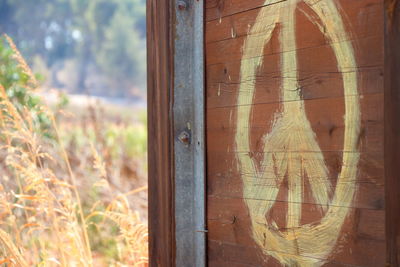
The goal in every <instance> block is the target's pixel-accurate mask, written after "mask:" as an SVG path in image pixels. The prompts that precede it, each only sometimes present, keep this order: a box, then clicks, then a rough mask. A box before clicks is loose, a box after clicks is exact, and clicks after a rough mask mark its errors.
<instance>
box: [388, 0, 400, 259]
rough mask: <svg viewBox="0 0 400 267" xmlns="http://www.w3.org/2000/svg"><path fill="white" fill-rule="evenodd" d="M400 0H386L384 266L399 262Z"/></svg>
mask: <svg viewBox="0 0 400 267" xmlns="http://www.w3.org/2000/svg"><path fill="white" fill-rule="evenodd" d="M399 2H400V1H398V0H385V36H384V38H385V71H384V73H385V89H384V90H385V91H384V94H385V100H384V104H385V121H384V123H385V146H384V149H385V184H386V190H385V195H386V199H385V203H386V207H385V210H386V245H387V255H386V259H387V266H399V264H400V243H399V242H400V193H399V189H400V165H399V162H400V123H399V114H400V76H399V70H400V50H399V47H400V3H399Z"/></svg>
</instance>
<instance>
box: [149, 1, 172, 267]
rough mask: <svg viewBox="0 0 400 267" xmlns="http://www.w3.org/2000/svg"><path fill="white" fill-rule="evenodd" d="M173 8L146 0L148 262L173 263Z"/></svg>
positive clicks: (162, 3) (155, 263) (170, 4)
mask: <svg viewBox="0 0 400 267" xmlns="http://www.w3.org/2000/svg"><path fill="white" fill-rule="evenodd" d="M173 12H174V10H173V8H172V1H171V0H162V1H160V0H148V1H147V64H148V66H147V70H148V74H147V75H148V77H147V90H148V93H147V101H148V105H147V110H148V169H149V181H148V183H149V252H150V266H174V265H175V219H174V218H175V212H174V173H173V160H174V159H173V155H174V151H173V144H174V142H173V132H172V131H173V117H172V101H171V99H172V91H173V82H174V77H173V73H174V72H173V66H174V63H173V57H174V55H173V46H174V42H173V38H172V36H173V35H172V34H173V33H172V31H173V27H172V25H173V21H172V20H173V17H174V16H173Z"/></svg>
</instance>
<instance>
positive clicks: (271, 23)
mask: <svg viewBox="0 0 400 267" xmlns="http://www.w3.org/2000/svg"><path fill="white" fill-rule="evenodd" d="M300 1H301V0H287V1H284V2H280V3H275V4H272V5H267V4H269V2H270V0H268V1H267V2H266V3H265V4H266V6H265V7H264V8H262V9H261V11H260V13H259V15H258V17H257V19H256V22H255V24H254V26H253V27H252V28H251V30H250V32H249V35H248V37H247V40H246V42H245V45H244V50H243V58H242V64H241V71H240V75H241V85H240V88H239V96H238V100H237V105H238V111H237V112H238V115H237V131H236V137H235V138H236V149H237V151H240V152H243V153H240V152H239V155H238V162H239V169H240V171H241V173H242V180H243V186H244V190H243V191H244V199H245V201H246V204H247V207H248V209H249V213H250V216H251V222H252V232H253V238H254V240H255V241H256V242H257V244H258V245H259V246H260V247H262V249H263V251H264V253H265V254H267V255H271V256H273V257H274V258H276V259H277V260H279V261H280V262H281V263H282V264H283V265H287V266H300V267H309V266H310V267H311V266H314V267H317V266H321V265H323V264H324V263H325V261H326V260H327V259H328V257H329V256H330V254H331V253H332V250H333V248H334V246H335V244H336V242H337V239H338V237H339V235H340V231H341V228H342V225H343V223H344V220H345V218H346V216H347V215H348V214H349V211H350V208H348V207H349V206H351V203H352V201H353V197H354V194H355V188H356V184H355V182H356V176H357V165H358V161H359V152H358V150H357V139H358V136H359V133H360V107H359V97H358V90H357V86H358V85H357V73H356V70H357V64H356V60H355V56H354V51H353V46H352V44H351V43H350V41H348V40H349V38H348V34H347V32H346V30H345V27H344V23H343V19H342V17H341V15H340V12H339V10H338V7H337V6H336V5H335V3H334V2H333V1H332V0H303V1H304V2H305V3H306V4H307V5H308V6H309V7H310V8H311V9H312V10H313V11H314V12H315V14H316V15H317V16H319V17H320V19H321V21H322V23H323V26H322V27H323V28H322V27H321V25H318V24H317V23H316V22H314V21H313V22H314V23H315V24H316V25H317V26H319V28H320V30H321V32H322V33H323V34H325V37H326V38H327V39H328V40H329V43H330V44H331V47H332V49H333V51H334V53H335V55H336V58H337V65H338V69H339V71H340V72H342V75H343V86H344V94H345V107H346V114H345V118H344V120H345V135H344V146H343V159H342V169H341V172H340V174H339V177H338V180H337V184H336V187H335V190H333V188H332V185H331V184H330V181H329V173H328V169H327V167H326V164H325V160H324V156H323V153H322V152H321V149H320V147H319V145H318V142H317V141H316V137H315V134H314V132H313V130H312V128H311V125H310V122H309V120H308V118H307V115H306V112H305V108H304V101H303V100H302V99H301V97H300V86H299V84H298V66H297V54H296V48H297V46H296V34H295V31H296V16H295V14H296V12H295V11H296V7H297V4H298V3H299V2H300ZM278 24H279V25H280V30H279V32H280V43H281V51H282V54H281V55H282V56H281V72H282V85H281V91H282V96H281V97H282V99H281V100H282V108H281V110H280V111H279V112H278V113H277V114H276V116H275V121H274V124H273V127H272V130H271V131H270V132H269V133H268V134H267V135H266V136H265V137H264V158H263V160H262V162H261V163H260V164H256V162H255V161H254V160H253V158H252V156H251V155H250V154H251V153H246V151H250V133H249V129H251V128H250V126H251V125H250V116H251V112H252V108H251V105H249V103H252V102H253V98H254V92H255V77H256V74H257V71H258V68H259V67H260V66H261V65H262V64H268V62H264V59H263V56H262V55H263V50H264V46H265V45H266V44H267V43H268V42H269V41H270V39H271V37H272V34H273V31H274V30H275V29H276V28H277V25H278ZM258 166H260V167H258ZM245 174H246V175H245ZM248 174H251V175H248ZM285 176H286V177H287V178H288V187H289V189H288V203H289V204H288V211H287V227H286V228H285V229H284V230H281V229H278V226H277V224H276V223H275V222H272V223H270V224H268V222H267V220H266V216H267V215H268V214H269V212H270V209H271V208H272V206H273V205H274V202H275V200H276V198H277V195H278V193H279V190H282V188H281V185H282V181H283V179H284V177H285ZM305 177H307V178H308V180H309V184H310V185H311V190H312V193H313V197H314V199H315V202H316V203H317V204H320V205H321V207H322V210H323V211H324V217H323V218H322V219H321V221H320V222H319V223H318V224H305V225H301V216H302V214H301V207H302V205H301V203H302V201H303V190H304V188H303V184H304V179H305ZM272 219H273V218H272Z"/></svg>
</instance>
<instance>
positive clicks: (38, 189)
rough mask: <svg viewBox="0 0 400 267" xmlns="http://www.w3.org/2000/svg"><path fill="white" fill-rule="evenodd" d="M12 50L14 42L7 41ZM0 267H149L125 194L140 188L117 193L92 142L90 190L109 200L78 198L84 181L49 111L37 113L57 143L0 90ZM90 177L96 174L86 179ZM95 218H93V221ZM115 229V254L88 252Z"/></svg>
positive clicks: (143, 230) (141, 231)
mask: <svg viewBox="0 0 400 267" xmlns="http://www.w3.org/2000/svg"><path fill="white" fill-rule="evenodd" d="M9 42H10V45H11V44H13V43H12V40H11V39H10V40H9ZM12 47H13V50H14V51H15V53H16V55H15V58H16V60H18V61H19V62H20V65H21V68H23V70H24V72H25V73H27V74H29V75H30V76H31V81H32V82H31V83H32V86H36V80H35V79H34V77H33V75H32V71H30V69H29V67H28V65H27V64H26V63H25V61H24V60H23V58H22V56H21V54H20V53H19V52H18V50H17V49H16V47H15V45H14V46H12ZM0 109H1V110H0V160H1V161H2V162H1V165H2V166H3V167H4V169H3V170H2V173H1V177H0V179H1V180H0V182H1V186H0V222H1V224H0V264H3V265H4V266H23V267H24V266H84V267H86V266H87V267H89V266H103V265H104V266H147V262H148V252H147V246H148V245H147V226H146V225H145V224H143V223H142V221H141V219H140V217H139V215H138V212H136V211H134V210H132V209H131V207H130V203H129V201H128V196H129V195H132V194H136V193H138V192H140V191H143V190H145V189H146V187H141V188H139V189H137V190H132V191H130V192H128V193H118V194H116V195H115V190H114V188H113V187H112V186H111V185H110V183H109V182H108V176H109V175H108V173H107V166H106V163H105V162H104V158H103V156H104V154H102V153H98V152H97V148H96V147H95V146H94V145H92V148H91V147H87V148H86V150H88V151H90V152H91V156H92V157H91V159H92V164H91V168H92V169H93V173H95V174H97V181H96V182H95V183H94V185H93V187H96V188H97V190H101V191H102V192H108V196H113V195H114V197H113V199H112V200H111V201H104V200H102V199H99V200H97V201H96V202H95V203H93V205H92V206H91V207H87V203H85V202H84V201H83V200H82V197H81V195H80V189H82V187H81V184H82V181H83V180H85V177H84V176H82V174H80V175H79V177H77V176H76V174H75V171H74V169H75V168H74V165H73V164H71V161H70V155H69V153H68V151H67V149H66V148H65V145H64V144H63V139H62V137H61V134H60V131H59V129H58V126H57V123H56V119H55V117H54V115H53V113H52V112H51V111H50V110H49V109H47V108H46V107H43V108H42V110H41V111H40V112H43V113H45V114H46V116H48V117H49V118H50V119H51V121H52V123H53V131H54V133H55V137H56V138H55V140H48V139H45V138H43V137H42V136H41V135H40V134H38V132H37V130H36V128H35V126H34V121H33V119H32V114H31V112H30V111H29V110H28V109H24V110H22V111H19V110H17V109H16V107H15V106H14V105H13V103H12V101H11V100H10V99H9V98H8V96H7V94H6V91H5V89H4V88H3V87H2V86H1V85H0ZM90 179H91V180H93V177H91V178H90ZM95 218H97V219H96V220H94V219H95ZM111 225H114V226H115V227H116V229H117V232H116V233H110V235H112V234H114V236H111V237H109V239H110V240H112V241H113V244H114V243H115V247H116V248H117V255H116V256H115V255H114V256H113V257H111V259H110V257H109V258H107V256H104V255H101V256H102V257H101V258H102V259H101V261H97V258H98V257H97V255H99V253H98V252H97V251H96V249H95V248H93V244H91V243H92V240H93V239H94V238H96V236H94V237H93V236H91V234H92V233H94V234H96V233H98V231H97V232H96V231H90V229H97V230H99V229H109V228H110V227H111Z"/></svg>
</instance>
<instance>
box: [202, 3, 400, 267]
mask: <svg viewBox="0 0 400 267" xmlns="http://www.w3.org/2000/svg"><path fill="white" fill-rule="evenodd" d="M296 2H299V3H298V4H296ZM205 3H206V9H205V12H206V14H205V17H206V22H205V25H206V28H205V29H206V30H205V34H206V122H207V130H206V136H207V151H206V152H207V166H208V167H207V195H208V214H207V223H208V263H209V266H215V267H224V266H230V267H232V266H238V267H239V266H240V267H245V266H248V267H250V266H268V267H273V266H285V265H286V266H299V267H305V266H354V267H355V266H359V267H375V266H385V264H386V262H387V254H386V251H387V250H388V249H387V247H388V245H387V244H388V243H387V242H388V238H387V237H386V235H387V231H386V230H387V229H386V225H385V223H386V222H385V217H386V216H387V213H386V209H385V201H386V200H387V199H388V196H387V194H386V192H387V187H386V186H387V184H386V183H387V181H388V179H387V174H385V168H384V166H385V164H386V163H385V160H384V155H385V150H384V127H385V122H386V119H385V118H386V117H385V110H384V99H386V98H385V96H384V78H385V77H384V58H385V56H384V49H383V47H384V39H383V38H382V37H383V33H384V1H383V0H351V1H349V0H320V1H295V0H283V1H278V0H269V1H265V0H254V1H242V0H206V1H205ZM295 5H296V8H295V9H294V8H293V6H295ZM319 8H320V9H319ZM290 10H292V11H290ZM321 10H323V11H327V12H322V11H321ZM290 12H293V13H290ZM293 14H295V15H294V16H295V20H294V22H293V20H291V19H290V18H291V17H293ZM275 17H276V18H275ZM274 18H275V19H274ZM263 23H264V24H263ZM293 25H294V27H293ZM271 28H273V30H271V31H270V29H271ZM293 29H294V30H293ZM340 29H342V30H341V31H340ZM293 32H294V33H293ZM291 34H292V35H291ZM268 36H270V40H267V37H268ZM293 36H294V38H293ZM293 47H294V48H293ZM346 51H347V52H346ZM352 59H354V61H352ZM294 61H295V62H296V63H293V62H294ZM349 73H353V74H349ZM352 79H353V80H352ZM349 80H350V81H351V80H352V81H353V85H351V82H349ZM290 85H292V86H293V85H297V86H296V88H290V87H288V86H290ZM351 88H353V89H354V88H355V90H351ZM290 89H293V90H292V91H296V93H293V92H291V91H290ZM291 97H292V98H291ZM352 103H353V104H354V105H353V104H352ZM355 110H356V113H357V114H358V115H357V114H356V113H355ZM286 111H287V112H286ZM293 111H297V112H294V113H293ZM291 112H292V113H291ZM393 112H394V111H393ZM288 114H289V115H290V116H292V118H293V117H296V118H298V120H299V121H301V122H302V123H303V126H304V125H309V127H308V126H304V127H303V126H302V124H301V123H299V121H296V120H294V119H290V118H288V117H290V116H289V115H288ZM299 114H300V115H299ZM349 114H350V115H349ZM391 123H393V122H391ZM353 135H354V136H353ZM304 136H306V137H304ZM352 136H353V137H352ZM396 138H397V137H396ZM301 140H303V141H304V144H299V143H301V142H300V141H301ZM310 140H311V141H310ZM312 140H314V141H312ZM349 140H353V141H349ZM285 142H286V143H285ZM313 142H314V143H313ZM350 143H353V145H349V144H350ZM311 144H313V145H311ZM321 155H322V156H321ZM354 155H359V157H357V156H354ZM299 162H300V163H299ZM307 162H316V163H315V164H314V165H312V164H309V165H310V166H314V167H315V168H316V169H318V168H320V169H325V170H326V171H325V172H324V171H322V172H319V173H323V174H324V175H323V177H317V176H316V175H315V174H314V176H313V174H312V172H313V171H312V170H311V171H310V170H308V171H307V170H306V169H307V168H308V167H307V166H308V165H307ZM303 164H304V165H303ZM283 165H285V166H286V167H285V166H283ZM282 166H283V167H282ZM288 166H289V167H288ZM321 166H322V167H321ZM281 169H282V170H283V171H280V170H281ZM306 173H310V175H308V174H306ZM346 174H347V175H348V176H349V177H347V179H346V177H344V176H346ZM296 175H297V176H296ZM296 177H297V178H296ZM299 177H300V179H299ZM385 177H386V178H385ZM327 180H328V181H329V183H327V182H326V181H327ZM296 181H297V182H296ZM299 181H300V182H299ZM318 182H319V183H320V184H318ZM299 183H300V184H299ZM321 184H322V185H321ZM324 184H325V185H326V184H331V186H332V188H331V192H329V193H327V194H326V195H327V197H326V196H325V197H322V195H323V193H321V195H318V194H317V193H315V192H314V191H316V190H317V189H318V188H319V189H320V191H319V192H323V191H324ZM326 190H327V192H328V191H329V190H328V189H326ZM343 192H346V193H343ZM347 193H348V194H349V195H350V197H348V198H341V195H343V194H347ZM321 199H325V202H324V201H322V200H321ZM326 199H327V202H326ZM338 199H341V201H338ZM394 199H397V198H393V197H392V198H391V201H392V202H394ZM299 200H300V201H299ZM393 205H394V204H393ZM260 210H261V211H260ZM299 214H300V215H299ZM332 214H335V215H336V217H337V218H334V219H332V218H333V217H335V216H332ZM393 216H394V215H393ZM396 216H397V217H398V215H396ZM293 218H294V219H293ZM334 223H336V227H337V229H335V230H334V231H333V230H332V231H327V230H326V229H328V228H329V229H333V226H332V225H333V224H334ZM330 227H331V228H330ZM393 232H396V233H397V234H398V233H399V231H397V230H395V229H393ZM311 235H312V236H311ZM319 236H321V237H319ZM392 239H395V238H392ZM327 240H328V241H329V242H328V241H327ZM284 244H286V245H287V246H285V245H284ZM296 248H297V249H296ZM322 248H324V252H321V251H322ZM320 250H321V251H320ZM395 251H396V250H395ZM392 254H395V252H392ZM393 258H396V257H395V256H393ZM391 262H395V260H391ZM392 266H397V263H396V265H392Z"/></svg>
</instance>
